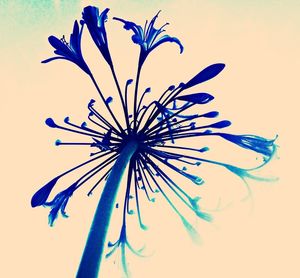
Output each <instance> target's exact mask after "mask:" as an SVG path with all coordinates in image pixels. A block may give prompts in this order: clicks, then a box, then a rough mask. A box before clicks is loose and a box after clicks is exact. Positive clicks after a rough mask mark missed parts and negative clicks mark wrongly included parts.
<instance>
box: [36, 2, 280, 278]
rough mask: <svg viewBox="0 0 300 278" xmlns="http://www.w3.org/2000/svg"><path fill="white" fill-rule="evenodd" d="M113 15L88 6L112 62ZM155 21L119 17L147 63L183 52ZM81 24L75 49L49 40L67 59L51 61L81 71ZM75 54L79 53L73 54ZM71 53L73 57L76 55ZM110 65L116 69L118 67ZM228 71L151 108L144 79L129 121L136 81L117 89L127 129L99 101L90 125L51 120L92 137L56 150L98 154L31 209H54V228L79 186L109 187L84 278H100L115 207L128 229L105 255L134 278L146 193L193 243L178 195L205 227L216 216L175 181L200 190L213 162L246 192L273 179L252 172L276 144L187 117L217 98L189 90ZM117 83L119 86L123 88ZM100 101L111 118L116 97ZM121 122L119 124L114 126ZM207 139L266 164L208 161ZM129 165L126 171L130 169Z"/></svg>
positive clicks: (86, 15)
mask: <svg viewBox="0 0 300 278" xmlns="http://www.w3.org/2000/svg"><path fill="white" fill-rule="evenodd" d="M107 12H108V9H106V10H104V11H103V12H102V13H101V14H100V15H99V11H98V8H95V7H91V6H89V7H86V8H84V10H83V19H84V21H85V23H86V24H87V26H88V29H89V31H90V34H91V36H92V38H93V40H94V42H95V44H96V45H97V46H98V48H99V50H100V51H101V53H102V54H103V56H104V58H105V59H106V60H107V62H108V63H110V62H111V63H112V60H111V58H110V54H109V51H108V45H107V39H106V32H105V28H104V22H105V20H106V14H107ZM157 16H158V14H157V15H156V16H155V17H154V18H153V19H152V20H151V22H150V24H149V26H148V27H147V23H146V25H145V28H144V29H142V28H141V27H140V26H138V25H136V24H134V23H132V22H128V21H125V20H122V19H119V18H115V19H116V20H119V21H122V22H123V23H124V24H125V29H132V30H133V31H134V33H135V34H134V36H133V41H134V42H135V43H138V44H140V46H141V55H142V57H143V58H142V59H143V61H144V59H146V57H147V55H148V54H149V53H150V52H151V51H152V50H153V49H154V48H156V47H157V46H158V45H160V44H161V43H163V42H168V41H169V42H176V43H177V44H178V45H179V46H180V47H181V50H182V45H181V43H180V42H179V41H178V40H177V39H175V38H171V37H169V36H167V35H165V36H163V37H161V38H160V39H158V38H157V36H158V35H159V34H160V33H161V32H163V30H162V28H163V27H161V28H160V29H158V30H157V29H155V28H154V27H153V25H154V22H155V20H156V18H157ZM75 23H76V22H75ZM76 26H77V27H78V25H76V24H75V25H74V31H73V34H72V36H71V46H70V47H67V46H66V45H65V43H64V42H60V41H59V40H57V39H56V38H55V39H54V37H50V38H52V39H49V41H50V43H51V44H52V45H53V46H54V47H55V48H56V49H57V50H56V52H58V53H57V54H59V55H62V57H57V58H51V59H58V58H64V59H69V60H71V58H70V57H72V59H73V60H72V61H73V62H74V63H76V64H77V65H79V62H78V60H76V59H77V58H76V59H75V58H74V57H75V56H76V55H77V54H78V53H79V52H80V57H82V55H81V51H79V52H78V50H80V47H79V46H80V39H78V38H79V37H81V35H79V33H78V28H77V27H76ZM76 28H77V29H76ZM81 32H82V31H81ZM81 32H80V34H81ZM76 34H77V35H76ZM75 38H77V40H76V42H77V44H74V40H75ZM73 50H74V51H73ZM75 53H77V54H76V55H75ZM71 55H74V57H73V56H71ZM76 57H77V56H76ZM51 59H50V60H51ZM78 59H79V58H78ZM79 60H80V59H79ZM48 61H49V60H48ZM82 61H83V59H82ZM82 61H81V64H80V67H81V68H82V69H83V70H84V71H85V72H86V73H88V72H87V71H86V68H87V69H88V67H87V66H86V68H85V67H83V66H82ZM84 64H85V63H84ZM111 66H112V67H113V65H112V64H111ZM139 66H141V65H139ZM224 68H225V64H223V63H215V64H212V65H209V66H208V67H206V68H204V69H203V70H201V71H200V72H199V73H198V74H196V75H195V76H194V77H193V78H191V79H190V80H189V81H187V82H185V83H183V82H180V83H179V84H178V85H177V86H174V85H171V86H169V87H168V88H167V89H166V90H165V91H164V92H163V93H162V94H161V95H160V97H159V98H158V100H154V101H152V102H150V103H147V101H146V100H147V94H149V93H151V88H146V89H145V90H144V93H143V94H142V96H141V97H140V98H138V94H137V91H138V80H139V79H138V77H137V80H136V87H135V91H136V94H135V95H134V98H135V102H134V104H133V106H134V108H133V109H131V110H133V111H134V113H135V115H134V117H130V114H129V113H128V111H129V109H130V108H131V107H129V102H128V90H129V87H130V85H131V84H132V81H133V80H132V79H129V80H128V81H127V82H126V86H125V89H124V90H123V91H122V92H121V89H120V88H119V87H118V89H119V91H120V92H121V93H123V95H121V96H120V98H121V100H122V99H123V97H124V103H123V104H124V108H125V109H124V110H123V111H124V116H125V117H126V119H127V121H126V125H125V126H121V125H120V124H119V123H118V121H117V120H116V118H113V119H114V120H115V121H114V122H111V121H110V120H108V119H107V118H105V117H104V116H103V115H101V113H100V112H99V111H98V109H97V108H96V101H95V100H94V99H92V100H91V101H90V102H89V103H88V105H87V108H88V117H87V118H88V121H87V122H83V123H81V124H77V123H74V122H72V121H71V120H70V118H69V117H66V118H65V119H64V123H63V124H58V123H57V122H55V121H54V120H53V119H52V118H48V119H46V121H45V123H46V125H47V126H49V127H50V128H54V129H60V130H64V131H67V132H71V133H74V134H77V135H80V136H82V137H84V138H86V140H84V141H83V140H81V141H80V142H64V141H61V140H57V141H56V142H55V145H56V146H86V147H89V148H90V149H92V152H91V153H90V158H89V159H88V160H86V161H84V162H82V163H81V164H79V165H76V166H75V167H73V168H71V169H69V170H67V171H65V172H63V173H61V174H60V175H58V176H56V177H55V178H53V179H52V180H51V181H50V182H48V183H46V185H44V186H43V187H42V188H41V189H39V190H38V191H37V192H36V193H35V194H34V195H33V197H32V200H31V205H32V206H33V207H37V206H46V207H50V213H49V216H48V219H49V224H50V225H51V226H52V225H53V224H54V222H55V220H56V219H57V217H58V215H59V212H60V213H61V214H62V216H64V217H66V216H67V214H66V206H67V203H68V202H69V201H70V198H71V196H72V195H73V194H74V193H75V192H76V190H77V189H78V188H80V187H82V186H85V187H88V192H87V194H88V195H89V196H90V195H91V194H92V193H93V192H94V190H95V189H96V188H98V187H100V186H101V185H102V183H104V182H105V186H104V187H103V191H102V195H101V198H100V201H99V205H98V208H97V211H96V213H95V218H94V221H93V224H92V227H91V230H90V234H89V237H88V240H87V244H86V248H85V250H84V253H83V257H82V261H81V264H80V267H79V270H78V273H79V276H80V275H82V274H84V275H85V277H96V276H97V273H98V268H99V261H100V260H101V257H102V253H103V250H104V245H105V240H106V233H107V229H108V226H109V222H110V217H111V214H112V212H113V210H114V208H115V207H116V208H119V207H120V206H122V207H123V208H122V210H123V213H122V223H121V226H120V234H119V237H118V240H117V241H115V243H111V242H109V243H108V247H109V248H111V250H110V252H109V253H108V254H107V257H110V256H111V255H112V254H113V253H114V252H115V251H116V250H118V247H119V248H120V250H121V258H122V265H123V268H124V272H125V273H126V275H129V270H128V267H127V263H126V256H125V250H126V248H128V249H129V250H130V251H132V252H133V253H134V254H137V255H142V253H141V252H142V250H138V251H137V250H135V249H134V248H133V247H132V246H131V244H130V243H129V240H128V236H127V229H126V227H127V224H128V223H127V217H128V215H132V214H136V216H137V220H138V223H139V227H140V228H141V229H142V230H147V226H146V225H145V223H144V220H143V218H142V211H141V204H140V197H141V195H144V197H145V198H146V199H147V200H148V201H149V202H151V203H153V202H155V199H156V198H155V197H156V195H157V194H161V196H162V197H163V198H164V199H165V201H166V202H167V203H168V204H169V205H170V207H171V208H172V210H173V211H174V213H175V214H176V215H177V216H178V217H179V219H180V220H181V222H182V223H183V226H184V227H185V228H186V230H187V232H188V233H189V235H190V236H191V238H192V239H193V240H194V241H196V242H199V241H200V238H199V235H198V233H197V231H196V230H195V229H194V227H193V226H192V224H191V223H190V222H189V221H188V220H187V218H186V217H185V216H184V214H183V213H182V212H181V211H180V210H179V208H178V207H177V206H176V204H175V203H174V201H173V200H174V197H175V198H177V199H178V200H179V201H181V202H182V203H183V204H184V205H185V206H186V207H187V208H188V209H189V210H190V211H191V212H192V213H194V214H195V216H196V217H199V218H201V219H203V220H205V221H211V220H212V216H211V215H210V214H208V213H207V212H206V211H205V210H204V209H203V208H202V207H201V205H200V200H201V197H200V196H198V195H196V196H195V195H191V194H189V193H188V192H187V191H186V190H185V189H184V188H183V186H181V185H180V184H179V183H178V182H177V181H176V180H177V178H176V177H177V176H181V177H182V178H184V179H185V180H186V181H187V182H191V183H193V184H195V185H196V186H202V185H203V184H204V180H203V178H201V177H200V176H199V175H198V174H196V173H195V172H194V170H193V169H195V168H196V167H197V166H201V165H202V164H211V165H216V166H219V167H223V168H225V169H226V170H228V171H229V172H231V173H233V174H234V175H237V176H238V177H240V178H241V179H242V180H243V181H244V182H245V184H246V186H247V188H248V184H247V182H246V178H251V179H256V180H260V181H269V179H266V178H263V177H257V176H255V175H254V174H252V172H254V171H255V170H257V169H259V168H261V167H263V166H264V165H266V164H267V163H269V161H270V160H271V159H272V157H273V156H274V154H275V152H276V145H275V139H276V138H275V139H272V140H268V139H265V138H263V137H260V136H257V135H235V134H230V133H223V132H220V130H222V129H226V128H227V127H228V126H230V125H231V122H230V121H228V120H215V118H217V117H218V116H219V113H218V112H217V111H209V112H203V113H196V114H195V113H191V112H189V111H191V108H192V107H195V106H198V109H197V111H201V109H202V107H205V105H206V104H207V103H210V102H212V101H213V100H214V97H213V95H212V94H210V93H207V92H200V93H199V92H196V93H184V92H185V91H186V90H187V89H191V88H193V87H194V86H196V85H199V84H201V83H203V82H206V81H208V80H210V79H212V78H214V77H216V76H217V75H219V74H220V73H221V72H222V71H223V70H224ZM113 74H114V77H115V78H117V77H116V75H115V73H114V72H113ZM138 76H139V75H138ZM93 80H94V79H93ZM94 84H95V86H96V90H97V91H98V92H100V90H99V87H98V85H97V83H96V82H94ZM117 84H119V83H118V82H117ZM100 96H101V100H102V101H104V103H105V105H106V106H107V107H108V108H109V111H110V112H111V113H112V110H111V109H112V108H111V106H112V105H113V103H112V101H113V99H112V97H107V98H105V97H104V95H103V94H102V93H101V94H100ZM118 117H119V115H118ZM203 119H206V121H205V122H208V121H211V122H210V123H206V124H201V121H202V120H203ZM116 124H117V126H115V125H116ZM209 136H215V137H217V138H219V139H224V140H226V141H229V142H231V143H234V144H235V145H237V146H239V147H241V148H244V149H248V150H250V151H254V152H256V153H257V154H258V155H260V156H262V157H263V159H264V161H263V163H260V164H258V165H256V166H255V167H253V168H250V169H243V168H241V167H238V166H236V165H231V164H228V163H226V162H224V161H216V160H210V159H208V158H207V157H208V155H209V150H210V149H211V147H210V146H206V145H201V138H203V137H209ZM193 137H196V138H198V140H199V147H198V148H192V147H187V146H186V145H185V144H184V140H183V139H187V138H193ZM181 142H182V143H181ZM197 142H198V141H197ZM127 165H128V168H126V167H127ZM193 166H196V167H193ZM83 167H90V168H89V170H87V171H86V172H84V174H82V175H81V176H80V177H79V178H77V179H75V181H74V182H72V183H71V185H70V186H67V188H66V189H64V190H63V191H61V192H59V193H57V195H56V196H55V197H54V198H53V199H52V200H51V201H48V199H49V196H50V195H51V193H52V191H53V189H54V188H55V186H56V184H57V183H58V182H60V183H63V180H64V177H65V176H67V175H68V174H70V173H71V172H76V170H78V169H79V168H83ZM125 171H127V172H126V177H127V183H126V185H124V186H125V195H124V196H123V198H120V197H119V198H118V200H119V202H117V203H116V198H117V192H118V188H119V186H120V184H121V179H122V176H123V173H125ZM197 172H199V171H197ZM95 179H96V181H95ZM92 181H93V183H92ZM170 193H171V194H172V195H173V196H172V197H170V196H169V194H170ZM120 199H121V200H120ZM95 245H96V246H97V248H96V249H97V250H95V247H94V246H95Z"/></svg>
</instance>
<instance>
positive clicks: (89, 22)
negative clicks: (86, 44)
mask: <svg viewBox="0 0 300 278" xmlns="http://www.w3.org/2000/svg"><path fill="white" fill-rule="evenodd" d="M108 11H109V9H105V10H104V11H103V12H102V13H101V14H100V13H99V9H98V8H97V7H93V6H88V7H85V8H84V9H83V12H82V19H83V21H84V23H85V24H86V26H87V28H88V30H89V32H90V34H91V37H92V38H93V41H94V43H95V45H96V46H97V47H98V49H99V50H100V52H101V53H102V55H103V57H104V59H105V60H106V61H107V63H108V64H110V65H112V60H111V56H110V53H109V49H108V42H107V36H106V31H105V22H106V20H107V13H108Z"/></svg>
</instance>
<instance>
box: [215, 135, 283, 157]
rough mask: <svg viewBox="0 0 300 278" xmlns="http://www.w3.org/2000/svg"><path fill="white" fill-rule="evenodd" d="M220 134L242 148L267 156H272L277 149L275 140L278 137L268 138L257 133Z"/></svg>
mask: <svg viewBox="0 0 300 278" xmlns="http://www.w3.org/2000/svg"><path fill="white" fill-rule="evenodd" d="M218 135H219V136H221V137H222V138H224V139H226V140H228V141H230V142H232V143H234V144H237V145H238V146H240V147H242V148H245V149H249V150H252V151H255V152H258V153H261V154H263V155H266V156H271V155H272V154H273V153H274V151H275V146H274V141H275V140H276V138H277V137H276V138H274V139H266V138H263V137H260V136H256V135H234V134H229V133H219V134H218Z"/></svg>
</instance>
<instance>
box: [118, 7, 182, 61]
mask: <svg viewBox="0 0 300 278" xmlns="http://www.w3.org/2000/svg"><path fill="white" fill-rule="evenodd" d="M159 13H160V12H158V13H157V14H156V15H155V16H154V17H153V18H152V20H151V21H150V23H149V25H148V22H147V21H146V23H145V26H144V28H142V27H141V26H140V25H137V24H135V23H134V22H131V21H127V20H124V19H122V18H118V17H114V19H115V20H118V21H121V22H123V23H124V29H126V30H132V31H133V33H134V35H133V36H132V41H133V42H134V43H136V44H138V45H140V47H141V54H140V64H143V63H144V61H145V60H146V58H147V56H148V54H149V53H150V52H151V51H152V50H154V49H155V48H157V47H158V46H159V45H161V44H163V43H165V42H175V43H176V44H178V46H179V47H180V53H182V52H183V45H182V44H181V42H180V41H179V39H177V38H175V37H170V36H169V35H163V36H160V35H161V33H163V32H165V30H164V29H163V28H164V27H165V26H166V25H168V23H166V24H164V25H163V26H161V27H160V28H159V29H156V28H155V27H154V23H155V21H156V19H157V17H158V15H159ZM159 36H160V37H159Z"/></svg>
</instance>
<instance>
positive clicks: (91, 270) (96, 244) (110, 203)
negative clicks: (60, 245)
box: [76, 142, 137, 278]
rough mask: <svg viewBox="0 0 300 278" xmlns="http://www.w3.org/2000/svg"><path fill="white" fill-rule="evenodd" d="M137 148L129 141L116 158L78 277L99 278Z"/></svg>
mask: <svg viewBox="0 0 300 278" xmlns="http://www.w3.org/2000/svg"><path fill="white" fill-rule="evenodd" d="M136 149H137V143H136V142H128V144H127V145H126V146H125V147H124V149H123V150H122V152H121V154H120V156H119V157H118V159H117V160H116V162H115V164H114V166H113V168H112V170H111V173H110V175H109V177H108V179H107V182H106V184H105V187H104V189H103V192H102V195H101V198H100V201H99V204H98V206H97V209H96V212H95V215H94V219H93V223H92V225H91V229H90V232H89V235H88V239H87V242H86V245H85V249H84V251H83V255H82V258H81V262H80V265H79V268H78V272H77V276H76V277H77V278H97V277H98V272H99V268H100V263H101V259H102V256H103V251H104V247H105V242H106V235H107V231H108V227H109V222H110V218H111V215H112V211H113V209H114V206H115V199H116V196H117V192H118V189H119V186H120V184H121V180H122V177H123V175H124V172H125V169H126V167H127V164H128V163H129V161H130V159H131V157H132V156H133V154H134V152H135V151H136Z"/></svg>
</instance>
